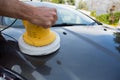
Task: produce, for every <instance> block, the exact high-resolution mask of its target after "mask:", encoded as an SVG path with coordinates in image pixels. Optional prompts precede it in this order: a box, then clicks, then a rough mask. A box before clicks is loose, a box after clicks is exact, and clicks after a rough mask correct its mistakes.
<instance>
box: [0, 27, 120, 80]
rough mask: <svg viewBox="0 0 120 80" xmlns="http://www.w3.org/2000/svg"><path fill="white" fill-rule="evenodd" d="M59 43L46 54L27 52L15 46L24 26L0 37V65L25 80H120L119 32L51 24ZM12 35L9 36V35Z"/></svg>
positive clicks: (5, 32) (8, 30)
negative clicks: (59, 45)
mask: <svg viewBox="0 0 120 80" xmlns="http://www.w3.org/2000/svg"><path fill="white" fill-rule="evenodd" d="M52 30H54V31H56V32H57V33H58V34H59V35H60V38H61V43H60V44H61V47H60V49H59V50H57V51H56V52H54V53H53V54H50V55H47V56H28V55H25V54H23V53H22V52H21V51H20V50H19V47H18V42H17V40H18V38H19V37H20V36H21V35H22V34H23V32H24V31H25V30H24V29H18V28H9V29H7V30H5V31H3V32H2V33H3V34H2V36H1V37H0V65H1V66H2V67H5V68H8V69H11V70H13V71H15V72H17V73H19V74H20V75H22V76H23V77H25V78H26V79H28V80H120V53H119V50H120V48H119V45H120V44H119V42H120V41H119V39H120V38H119V33H116V32H114V31H113V30H109V29H104V28H102V27H85V26H74V27H64V28H63V27H56V28H52ZM11 36H12V37H11Z"/></svg>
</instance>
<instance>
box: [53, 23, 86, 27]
mask: <svg viewBox="0 0 120 80" xmlns="http://www.w3.org/2000/svg"><path fill="white" fill-rule="evenodd" d="M75 25H87V24H73V23H61V24H55V25H53V26H52V27H57V26H58V27H59V26H75Z"/></svg>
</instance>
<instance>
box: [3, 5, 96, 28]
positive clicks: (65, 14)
mask: <svg viewBox="0 0 120 80" xmlns="http://www.w3.org/2000/svg"><path fill="white" fill-rule="evenodd" d="M35 4H36V5H37V4H38V6H40V5H41V4H39V3H35ZM35 4H34V5H35ZM42 5H45V6H48V7H54V8H56V9H57V14H58V20H57V21H56V25H57V24H63V23H67V24H86V25H88V24H91V23H93V22H95V21H94V20H92V19H91V18H89V17H88V16H86V15H84V14H83V13H81V12H80V11H77V10H75V9H71V8H67V7H64V6H61V5H60V6H55V5H51V4H42ZM14 20H15V19H13V18H8V17H5V19H4V24H5V25H9V24H11V23H12V22H13V21H14ZM13 26H23V24H22V21H21V20H19V19H18V20H17V21H16V22H15V24H14V25H13Z"/></svg>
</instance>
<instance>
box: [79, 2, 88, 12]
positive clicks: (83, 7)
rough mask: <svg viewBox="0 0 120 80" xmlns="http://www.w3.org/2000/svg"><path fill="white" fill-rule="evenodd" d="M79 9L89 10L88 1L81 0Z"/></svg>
mask: <svg viewBox="0 0 120 80" xmlns="http://www.w3.org/2000/svg"><path fill="white" fill-rule="evenodd" d="M78 9H84V10H88V7H87V3H86V1H82V0H81V1H80V2H79V5H78Z"/></svg>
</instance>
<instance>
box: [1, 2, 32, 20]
mask: <svg viewBox="0 0 120 80" xmlns="http://www.w3.org/2000/svg"><path fill="white" fill-rule="evenodd" d="M33 8H34V7H33V6H30V5H27V4H24V3H23V2H21V1H19V0H10V1H8V0H0V16H8V17H14V18H19V19H25V20H29V18H30V16H32V14H33V13H32V12H33V11H32V9H33Z"/></svg>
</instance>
